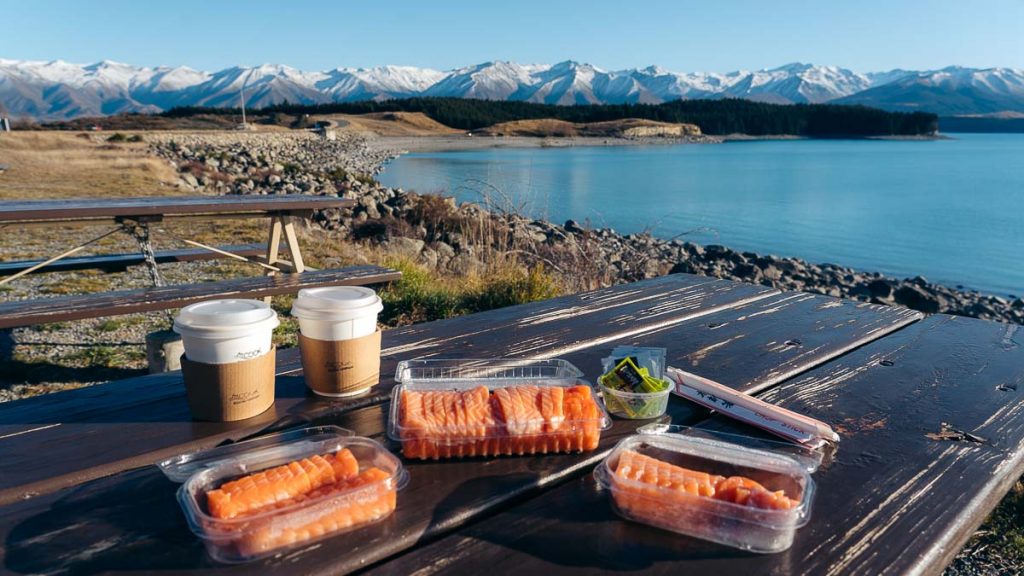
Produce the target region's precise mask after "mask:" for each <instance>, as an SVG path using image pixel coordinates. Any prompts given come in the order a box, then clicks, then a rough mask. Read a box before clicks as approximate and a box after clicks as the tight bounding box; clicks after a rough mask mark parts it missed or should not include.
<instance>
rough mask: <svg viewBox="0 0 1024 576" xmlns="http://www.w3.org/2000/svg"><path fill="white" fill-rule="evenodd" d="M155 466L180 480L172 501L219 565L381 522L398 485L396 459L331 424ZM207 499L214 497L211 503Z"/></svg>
mask: <svg viewBox="0 0 1024 576" xmlns="http://www.w3.org/2000/svg"><path fill="white" fill-rule="evenodd" d="M343 462H344V464H343ZM159 466H160V468H161V469H162V470H164V472H165V473H167V474H168V477H171V478H181V477H182V476H184V475H186V474H188V478H187V480H185V482H184V484H182V486H181V488H180V489H179V490H178V502H179V503H180V504H181V508H182V510H183V511H184V513H185V518H186V519H187V521H188V525H189V528H190V529H191V530H192V532H193V533H195V534H196V536H198V537H199V538H200V539H201V540H202V541H203V543H204V544H205V546H206V550H207V552H208V553H209V554H210V556H211V557H212V558H213V559H214V560H216V561H218V562H224V563H238V562H248V561H251V560H257V559H260V558H264V557H267V556H272V555H274V554H277V553H280V552H283V551H286V550H289V549H292V548H296V547H299V546H306V545H309V544H310V543H312V542H315V541H317V540H320V539H323V538H327V537H329V536H332V535H335V534H340V533H342V532H347V531H350V530H354V529H357V528H360V527H362V526H366V525H368V524H371V523H374V522H378V521H380V520H383V519H384V518H386V517H387V516H389V515H390V514H391V513H392V512H393V511H394V509H395V506H396V504H397V491H398V490H399V489H400V488H402V487H403V486H404V485H405V484H406V483H407V481H408V474H407V472H406V471H405V468H404V467H403V466H402V462H401V460H399V459H398V458H396V457H395V456H394V455H393V454H391V453H390V452H388V451H387V449H385V448H384V446H382V445H381V444H379V443H378V442H376V441H374V440H371V439H369V438H362V437H358V436H353V435H352V434H351V432H349V431H347V430H344V429H342V428H338V427H336V426H320V427H314V428H305V429H302V430H294V431H289V432H285V433H281V434H274V435H270V436H266V437H262V438H257V439H255V440H250V441H247V442H239V443H238V444H234V445H230V446H226V447H221V448H214V449H212V450H209V451H206V452H200V453H196V454H189V455H183V456H179V457H176V458H172V459H170V460H167V461H164V462H161V463H160V464H159ZM302 470H304V472H303V471H302ZM325 471H326V472H325ZM263 472H266V474H262V473H263ZM318 474H319V475H318ZM261 486H269V487H272V489H271V488H268V489H261V488H260V487H261ZM211 492H218V494H216V496H217V499H216V500H214V494H211Z"/></svg>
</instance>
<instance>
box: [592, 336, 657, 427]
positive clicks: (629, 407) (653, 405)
mask: <svg viewBox="0 0 1024 576" xmlns="http://www.w3.org/2000/svg"><path fill="white" fill-rule="evenodd" d="M633 350H642V351H644V352H647V353H648V355H649V356H651V357H650V358H649V365H648V362H642V364H644V367H645V368H647V369H648V370H649V372H650V375H651V376H652V377H654V378H657V379H659V380H663V379H664V370H665V349H664V348H636V347H630V346H619V347H617V348H615V350H613V351H612V355H611V356H609V357H608V358H602V359H601V372H602V374H604V375H607V374H608V373H609V372H610V371H611V370H612V369H613V368H614V367H615V364H616V361H617V360H618V359H619V358H622V357H625V356H628V355H629V354H630V352H632V351H633ZM604 378H605V376H603V375H602V376H601V377H600V378H598V379H597V384H598V386H600V387H601V399H602V400H603V401H604V407H605V408H606V409H607V410H608V412H610V413H611V414H612V415H613V416H618V417H619V418H626V419H629V420H647V419H650V418H657V417H659V416H661V415H663V414H664V413H665V411H666V410H667V409H668V397H669V396H670V395H671V394H672V385H671V383H670V382H667V381H666V382H664V384H665V389H664V390H662V391H660V392H629V391H626V390H619V389H617V388H613V387H611V386H608V385H606V384H605V380H604Z"/></svg>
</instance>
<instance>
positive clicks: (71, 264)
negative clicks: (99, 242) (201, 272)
mask: <svg viewBox="0 0 1024 576" xmlns="http://www.w3.org/2000/svg"><path fill="white" fill-rule="evenodd" d="M218 249H220V250H223V251H225V252H231V253H232V254H237V255H239V256H246V257H251V256H258V255H260V254H262V253H263V252H264V251H265V250H266V246H264V245H263V244H240V245H235V246H219V247H218ZM154 256H155V260H156V263H157V264H166V263H169V262H195V261H198V260H217V259H221V258H224V256H223V255H221V254H217V253H216V252H211V251H210V250H204V249H202V248H182V249H177V250H161V251H160V252H156V253H155V254H154ZM40 262H44V260H19V261H14V262H0V276H10V275H11V274H15V273H17V272H21V271H22V270H27V269H29V268H31V267H33V266H36V265H37V264H39V263H40ZM144 262H145V258H144V257H143V256H142V253H141V252H140V253H134V254H101V255H98V256H81V257H76V258H65V259H63V260H58V261H56V262H54V263H53V264H49V265H47V266H46V267H44V268H41V269H40V270H39V271H38V273H44V272H67V271H70V270H102V271H104V272H119V271H123V270H126V269H127V268H128V267H129V266H138V265H140V264H143V263H144Z"/></svg>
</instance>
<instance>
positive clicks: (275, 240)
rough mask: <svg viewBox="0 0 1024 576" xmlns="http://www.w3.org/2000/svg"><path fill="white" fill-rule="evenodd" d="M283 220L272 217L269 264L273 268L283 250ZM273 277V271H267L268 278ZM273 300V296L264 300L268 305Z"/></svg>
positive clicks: (268, 244)
mask: <svg viewBox="0 0 1024 576" xmlns="http://www.w3.org/2000/svg"><path fill="white" fill-rule="evenodd" d="M281 220H282V219H281V217H280V216H271V217H270V236H269V237H268V238H267V264H270V265H271V266H273V265H274V264H275V263H276V262H277V256H278V251H279V250H280V248H281V228H282V221H281ZM273 275H274V271H273V270H267V276H273ZM271 300H273V298H272V297H271V296H267V297H265V298H264V299H263V301H264V302H266V303H267V304H270V301H271Z"/></svg>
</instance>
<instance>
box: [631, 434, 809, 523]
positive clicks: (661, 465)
mask: <svg viewBox="0 0 1024 576" xmlns="http://www.w3.org/2000/svg"><path fill="white" fill-rule="evenodd" d="M611 482H612V488H613V489H612V497H613V498H614V499H615V503H616V505H618V506H619V508H621V509H623V510H624V511H626V512H628V513H629V514H631V515H633V516H637V517H640V518H646V519H649V520H651V521H652V522H653V523H655V524H659V525H672V524H673V523H677V522H678V521H679V516H678V515H677V514H676V513H675V512H673V510H672V508H671V507H670V506H666V504H669V505H671V504H673V503H674V504H681V503H686V504H690V505H697V504H699V503H700V500H701V499H707V498H712V499H715V500H722V501H725V502H732V503H734V504H740V505H743V506H750V507H754V508H764V509H770V510H789V509H791V508H793V507H795V506H798V505H799V504H800V500H799V499H798V498H789V497H787V496H786V494H785V492H784V491H782V490H779V491H776V492H772V491H770V490H768V489H766V488H765V487H764V486H762V485H761V484H759V483H758V482H755V481H754V480H751V479H750V478H745V477H743V476H732V477H729V478H725V477H723V476H715V475H711V474H707V473H706V472H699V471H696V470H690V469H688V468H683V467H681V466H675V465H672V464H669V463H668V462H663V461H661V460H658V459H657V458H652V457H650V456H645V455H643V454H640V453H638V452H635V451H632V450H625V451H623V452H622V453H621V454H619V461H618V463H617V464H616V467H615V472H614V474H612V477H611Z"/></svg>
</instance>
